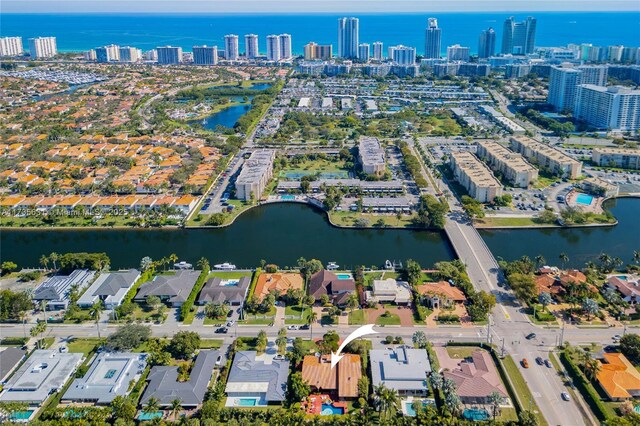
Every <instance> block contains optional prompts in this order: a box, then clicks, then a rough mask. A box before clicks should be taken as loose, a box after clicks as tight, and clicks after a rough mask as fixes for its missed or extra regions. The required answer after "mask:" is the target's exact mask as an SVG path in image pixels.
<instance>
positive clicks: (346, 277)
mask: <svg viewBox="0 0 640 426" xmlns="http://www.w3.org/2000/svg"><path fill="white" fill-rule="evenodd" d="M336 277H338V279H339V280H350V279H351V278H353V275H351V274H336Z"/></svg>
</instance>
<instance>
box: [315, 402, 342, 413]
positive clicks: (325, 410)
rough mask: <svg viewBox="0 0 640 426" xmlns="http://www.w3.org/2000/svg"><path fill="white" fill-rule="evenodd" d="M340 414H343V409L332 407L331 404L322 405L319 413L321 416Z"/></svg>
mask: <svg viewBox="0 0 640 426" xmlns="http://www.w3.org/2000/svg"><path fill="white" fill-rule="evenodd" d="M341 414H344V408H342V407H334V406H333V405H331V404H322V411H320V415H321V416H332V415H341Z"/></svg>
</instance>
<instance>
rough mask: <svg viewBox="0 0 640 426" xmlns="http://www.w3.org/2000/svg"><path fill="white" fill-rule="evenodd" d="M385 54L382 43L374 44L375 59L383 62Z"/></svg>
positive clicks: (376, 42)
mask: <svg viewBox="0 0 640 426" xmlns="http://www.w3.org/2000/svg"><path fill="white" fill-rule="evenodd" d="M382 52H384V45H383V44H382V42H381V41H375V42H373V59H374V60H376V61H381V60H382V57H383V53H382Z"/></svg>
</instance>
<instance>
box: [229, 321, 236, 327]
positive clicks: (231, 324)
mask: <svg viewBox="0 0 640 426" xmlns="http://www.w3.org/2000/svg"><path fill="white" fill-rule="evenodd" d="M235 323H236V322H235V321H234V320H231V321H229V322H228V323H227V327H231V326H233V324H235Z"/></svg>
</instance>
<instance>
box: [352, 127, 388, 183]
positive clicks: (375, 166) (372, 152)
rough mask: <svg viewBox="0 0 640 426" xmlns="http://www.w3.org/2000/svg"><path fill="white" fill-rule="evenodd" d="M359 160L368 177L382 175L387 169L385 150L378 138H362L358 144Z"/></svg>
mask: <svg viewBox="0 0 640 426" xmlns="http://www.w3.org/2000/svg"><path fill="white" fill-rule="evenodd" d="M358 160H360V164H361V165H362V170H363V171H364V172H365V173H366V174H368V175H377V176H379V175H382V174H383V173H384V171H385V169H386V161H385V156H384V149H383V148H382V146H380V141H378V138H374V137H371V136H361V137H360V142H359V144H358Z"/></svg>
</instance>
